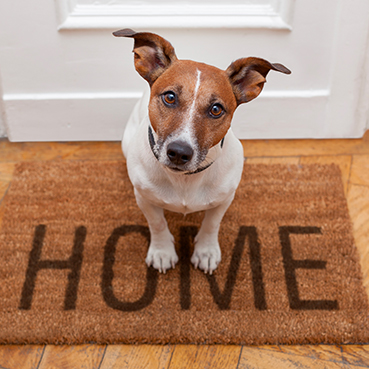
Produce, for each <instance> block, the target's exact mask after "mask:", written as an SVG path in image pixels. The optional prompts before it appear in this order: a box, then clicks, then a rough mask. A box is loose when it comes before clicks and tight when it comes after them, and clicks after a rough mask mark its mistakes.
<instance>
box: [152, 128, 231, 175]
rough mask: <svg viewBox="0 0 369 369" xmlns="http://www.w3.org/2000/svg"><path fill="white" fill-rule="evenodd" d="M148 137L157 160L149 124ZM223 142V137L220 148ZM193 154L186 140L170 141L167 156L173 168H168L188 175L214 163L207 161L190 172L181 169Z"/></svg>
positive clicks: (157, 156)
mask: <svg viewBox="0 0 369 369" xmlns="http://www.w3.org/2000/svg"><path fill="white" fill-rule="evenodd" d="M148 138H149V144H150V148H151V151H152V153H153V154H154V156H155V158H156V159H157V160H159V155H158V153H157V152H156V150H155V144H156V142H155V138H154V134H153V131H152V128H151V126H150V125H149V129H148ZM223 143H224V137H223V139H222V141H221V142H220V148H223ZM193 154H194V151H193V149H192V147H191V146H189V145H188V144H187V143H186V142H184V141H180V140H178V141H173V142H171V143H170V144H169V145H168V147H167V157H168V159H169V160H170V162H171V163H172V164H173V165H174V168H170V169H172V170H174V171H178V172H183V174H186V175H189V174H195V173H200V172H202V171H204V170H205V169H207V168H209V167H210V166H211V165H212V164H213V163H214V161H211V162H210V163H207V164H205V165H204V166H201V167H199V168H197V169H196V170H195V171H192V172H188V171H184V170H183V171H182V170H181V169H180V167H181V166H184V165H185V164H186V163H188V162H189V161H191V159H192V157H193Z"/></svg>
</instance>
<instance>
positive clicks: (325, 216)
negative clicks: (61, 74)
mask: <svg viewBox="0 0 369 369" xmlns="http://www.w3.org/2000/svg"><path fill="white" fill-rule="evenodd" d="M4 201H5V204H4V205H5V213H4V217H3V222H2V226H1V230H0V255H1V262H0V278H1V279H0V280H1V284H0V296H1V299H0V327H1V329H0V343H70V344H78V343H87V342H96V343H234V344H265V343H270V344H277V343H279V344H283V343H285V344H297V343H368V342H369V314H368V300H367V296H366V293H365V290H364V287H363V284H362V277H361V271H360V265H359V261H358V253H357V250H356V249H355V246H354V240H353V236H352V229H351V228H352V227H351V222H350V218H349V215H348V210H347V204H346V200H345V197H344V193H343V188H342V184H341V176H340V171H339V169H338V167H336V166H334V165H331V166H321V165H308V166H293V165H292V166H291V165H247V164H246V165H245V167H244V174H243V178H242V181H241V184H240V186H239V188H238V191H237V195H236V198H235V200H234V202H233V204H232V205H231V207H230V208H229V210H228V211H227V213H226V215H225V217H224V219H223V222H222V225H221V229H220V245H221V249H222V262H221V264H220V265H219V268H218V270H216V272H215V273H214V275H212V276H209V275H205V274H204V273H203V272H201V271H200V270H195V269H194V268H193V267H192V266H191V264H190V257H191V253H192V250H193V239H194V236H195V234H196V231H197V229H198V227H199V225H200V222H201V219H202V218H203V213H197V214H190V215H187V216H186V217H184V216H183V215H180V214H175V213H169V212H168V213H166V215H167V219H168V223H169V227H170V229H171V231H172V233H173V234H174V236H175V240H176V247H177V252H178V254H179V257H180V261H179V263H178V265H177V266H176V268H175V270H169V271H168V272H167V274H165V275H163V274H159V273H158V272H157V271H156V270H154V269H153V268H147V267H146V265H145V262H144V260H145V255H146V251H147V248H148V242H149V238H150V236H149V232H148V228H147V223H146V221H145V218H144V217H143V215H142V213H141V211H140V210H139V209H138V207H137V205H136V202H135V199H134V195H133V189H132V186H131V184H130V182H129V180H128V177H127V172H126V167H125V162H124V161H119V162H52V163H47V162H43V163H21V164H19V165H18V166H17V167H16V170H15V174H14V178H13V180H12V183H11V187H10V189H9V191H8V193H7V195H6V197H5V199H4Z"/></svg>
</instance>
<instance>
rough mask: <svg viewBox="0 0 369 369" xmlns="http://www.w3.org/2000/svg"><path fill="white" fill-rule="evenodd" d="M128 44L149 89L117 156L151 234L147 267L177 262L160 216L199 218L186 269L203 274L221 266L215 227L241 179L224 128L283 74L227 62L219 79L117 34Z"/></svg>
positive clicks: (237, 154)
mask: <svg viewBox="0 0 369 369" xmlns="http://www.w3.org/2000/svg"><path fill="white" fill-rule="evenodd" d="M113 35H114V36H117V37H131V38H133V39H134V49H133V52H134V64H135V68H136V71H137V72H138V73H139V74H140V75H141V77H143V78H144V79H145V80H146V81H147V82H148V83H149V85H150V91H148V92H147V93H146V94H144V96H143V97H142V99H141V100H140V101H139V102H138V103H137V105H136V106H135V108H134V110H133V112H132V115H131V117H130V119H129V121H128V123H127V126H126V129H125V132H124V136H123V141H122V149H123V153H124V156H125V157H126V159H127V168H128V174H129V178H130V180H131V182H132V184H133V186H134V193H135V196H136V200H137V204H138V206H139V207H140V209H141V210H142V212H143V214H144V215H145V217H146V219H147V222H148V225H149V229H150V234H151V238H150V246H149V250H148V253H147V257H146V263H147V265H148V266H153V267H154V268H155V269H158V270H159V271H160V272H163V273H165V272H166V271H167V270H168V269H170V268H174V266H175V265H176V263H177V262H178V256H177V254H176V251H175V247H174V238H173V236H172V234H171V233H170V231H169V229H168V225H167V222H166V220H165V217H164V209H167V210H170V211H174V212H178V213H183V214H188V213H192V212H197V211H201V210H205V211H206V212H205V217H204V220H203V222H202V225H201V227H200V230H199V232H198V234H197V236H196V238H195V248H194V253H193V255H192V257H191V262H192V264H193V265H194V267H195V268H200V269H202V270H203V271H204V272H205V273H210V274H212V272H213V271H214V270H215V269H216V268H217V266H218V264H219V262H220V260H221V251H220V247H219V242H218V231H219V227H220V222H221V220H222V218H223V215H224V214H225V212H226V210H227V209H228V207H229V205H230V204H231V202H232V200H233V197H234V195H235V191H236V189H237V187H238V184H239V182H240V179H241V174H242V169H243V162H244V158H243V148H242V145H241V143H240V141H239V140H238V139H237V138H236V137H235V135H234V134H233V132H232V130H231V128H230V126H231V120H232V116H233V113H234V111H235V110H236V108H237V106H238V105H240V104H242V103H246V102H249V101H251V100H252V99H254V98H255V97H257V96H258V95H259V94H260V92H261V90H262V89H263V86H264V83H265V82H266V79H265V77H266V75H267V74H268V72H269V71H270V70H275V71H278V72H282V73H285V74H290V73H291V72H290V70H288V69H287V68H286V67H284V66H283V65H281V64H271V63H269V62H268V61H266V60H263V59H260V58H254V57H249V58H243V59H238V60H236V61H234V62H233V63H232V64H231V65H230V66H229V67H228V68H227V69H226V70H225V71H223V70H220V69H218V68H216V67H213V66H210V65H207V64H203V63H198V62H194V61H191V60H178V59H177V56H176V54H175V51H174V48H173V46H172V45H171V44H170V43H169V42H168V41H166V40H165V39H163V38H162V37H160V36H158V35H156V34H153V33H147V32H135V31H133V30H131V29H123V30H119V31H116V32H114V33H113Z"/></svg>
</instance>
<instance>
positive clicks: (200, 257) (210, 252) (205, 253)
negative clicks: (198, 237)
mask: <svg viewBox="0 0 369 369" xmlns="http://www.w3.org/2000/svg"><path fill="white" fill-rule="evenodd" d="M221 259H222V257H221V252H220V247H219V243H218V242H215V243H213V244H212V245H202V246H201V244H199V243H197V244H196V245H195V251H194V253H193V255H192V257H191V263H192V264H193V265H194V267H195V269H197V268H200V269H201V270H203V271H204V272H205V273H209V274H210V275H211V274H213V271H214V270H215V269H216V268H217V267H218V264H219V263H220V260H221Z"/></svg>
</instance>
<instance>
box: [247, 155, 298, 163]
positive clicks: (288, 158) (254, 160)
mask: <svg viewBox="0 0 369 369" xmlns="http://www.w3.org/2000/svg"><path fill="white" fill-rule="evenodd" d="M299 161H300V158H299V157H298V156H282V157H268V158H267V157H265V158H247V159H246V163H247V164H295V165H297V164H298V163H299Z"/></svg>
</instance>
